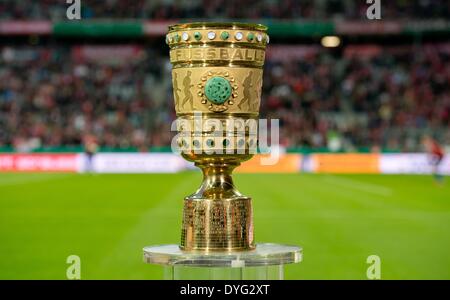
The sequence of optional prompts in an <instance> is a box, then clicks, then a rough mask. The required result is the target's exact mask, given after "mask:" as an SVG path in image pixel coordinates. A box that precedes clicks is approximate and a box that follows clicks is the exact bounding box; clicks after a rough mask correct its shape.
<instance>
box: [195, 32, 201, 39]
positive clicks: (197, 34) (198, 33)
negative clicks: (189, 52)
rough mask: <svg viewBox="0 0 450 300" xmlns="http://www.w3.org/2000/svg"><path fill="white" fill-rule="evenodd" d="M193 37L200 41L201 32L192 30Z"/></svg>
mask: <svg viewBox="0 0 450 300" xmlns="http://www.w3.org/2000/svg"><path fill="white" fill-rule="evenodd" d="M194 39H196V40H197V41H200V40H201V39H202V34H201V33H200V32H198V31H196V32H194Z"/></svg>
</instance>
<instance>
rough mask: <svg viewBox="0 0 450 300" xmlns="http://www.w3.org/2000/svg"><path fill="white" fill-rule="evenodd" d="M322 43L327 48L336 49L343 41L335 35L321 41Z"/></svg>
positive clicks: (325, 37)
mask: <svg viewBox="0 0 450 300" xmlns="http://www.w3.org/2000/svg"><path fill="white" fill-rule="evenodd" d="M320 43H321V44H322V46H324V47H326V48H335V47H338V46H339V45H340V44H341V39H340V38H339V37H338V36H335V35H330V36H324V37H323V38H322V39H321V40H320Z"/></svg>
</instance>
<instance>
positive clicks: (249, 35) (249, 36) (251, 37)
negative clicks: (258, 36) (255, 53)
mask: <svg viewBox="0 0 450 300" xmlns="http://www.w3.org/2000/svg"><path fill="white" fill-rule="evenodd" d="M254 39H255V34H254V33H252V32H250V33H249V34H248V35H247V40H248V41H249V42H251V41H253V40H254Z"/></svg>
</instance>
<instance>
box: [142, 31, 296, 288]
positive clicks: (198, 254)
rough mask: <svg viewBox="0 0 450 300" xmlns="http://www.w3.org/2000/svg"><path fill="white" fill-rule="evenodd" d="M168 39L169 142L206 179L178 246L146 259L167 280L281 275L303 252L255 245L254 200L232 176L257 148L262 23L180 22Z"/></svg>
mask: <svg viewBox="0 0 450 300" xmlns="http://www.w3.org/2000/svg"><path fill="white" fill-rule="evenodd" d="M166 43H167V44H168V45H169V47H170V62H171V64H172V66H173V68H172V83H173V92H174V100H175V110H176V113H177V121H176V127H177V128H176V129H177V131H178V134H177V136H176V137H175V139H174V145H173V146H175V148H176V149H177V151H178V152H180V153H181V155H182V156H183V158H185V159H186V160H188V161H191V162H194V164H195V166H197V167H199V168H200V169H201V170H202V172H203V182H202V184H201V186H200V188H199V189H198V190H197V191H196V192H195V193H193V194H192V195H190V196H188V197H186V198H185V199H184V208H183V221H182V228H181V243H180V245H162V246H151V247H146V248H144V259H145V261H146V262H147V263H152V264H162V265H165V266H168V272H167V274H168V275H167V276H166V277H167V278H172V279H189V278H195V279H280V278H282V273H283V272H282V268H283V265H284V264H288V263H296V262H299V261H300V260H301V249H300V248H299V247H296V246H287V245H277V244H255V240H254V227H253V211H252V199H251V198H250V197H247V196H244V195H242V194H241V193H240V192H239V191H238V190H237V189H236V188H235V186H234V183H233V180H232V176H231V173H232V171H233V169H235V168H236V167H237V166H239V165H240V164H241V163H242V162H243V161H246V160H248V159H250V158H251V157H252V156H253V155H254V154H255V153H256V149H257V144H258V116H259V106H260V100H261V90H262V75H263V65H264V58H265V50H266V46H267V44H268V43H269V36H268V35H267V27H266V26H264V25H259V24H258V25H257V24H242V23H189V24H178V25H173V26H170V27H169V33H168V34H167V36H166ZM280 274H281V275H280Z"/></svg>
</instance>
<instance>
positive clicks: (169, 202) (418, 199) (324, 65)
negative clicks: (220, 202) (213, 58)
mask: <svg viewBox="0 0 450 300" xmlns="http://www.w3.org/2000/svg"><path fill="white" fill-rule="evenodd" d="M379 2H380V3H381V6H380V8H381V9H380V17H381V19H375V20H371V19H368V17H367V10H368V8H369V6H370V4H367V3H366V1H363V0H361V1H359V0H317V1H313V0H305V1H303V0H302V1H293V0H280V1H274V0H260V1H255V0H239V1H235V0H227V1H224V0H192V1H181V0H133V1H131V0H106V1H97V0H81V1H80V4H81V11H80V12H81V15H80V16H81V19H80V20H68V19H67V16H66V12H67V9H68V8H69V6H70V5H71V4H67V3H66V1H64V0H40V1H15V0H0V172H1V171H3V173H0V207H1V208H0V254H1V255H0V257H2V258H0V278H61V277H62V278H64V276H65V267H66V265H65V261H64V259H65V257H66V256H67V255H70V254H73V253H72V252H75V254H76V253H80V255H81V256H82V261H83V257H84V261H88V263H87V264H88V266H90V267H87V269H86V271H85V272H86V273H84V274H87V275H85V276H84V278H158V277H159V276H160V273H158V272H159V270H158V269H157V268H154V267H150V266H145V265H144V266H143V265H142V264H141V262H140V252H139V251H140V249H141V248H142V247H143V246H145V245H147V244H152V243H153V244H155V243H156V244H159V243H164V242H168V243H176V242H177V241H178V238H179V237H178V235H179V234H178V230H179V228H180V224H179V223H180V221H181V216H180V214H181V207H180V203H181V199H182V198H183V196H185V195H187V194H189V193H190V192H193V191H194V189H195V187H196V186H197V185H198V184H199V183H200V175H199V174H198V172H197V173H194V172H190V171H186V170H189V169H190V168H191V166H190V165H188V164H186V163H185V162H184V161H183V160H182V159H181V158H179V157H178V156H177V155H173V154H172V153H171V150H170V142H171V138H172V136H173V135H174V133H172V132H171V131H170V124H171V122H172V121H173V120H174V119H175V117H176V116H175V110H174V105H173V94H172V85H171V74H170V71H171V66H170V64H169V55H168V54H169V49H168V46H167V45H166V44H165V34H166V33H167V26H168V25H171V24H174V23H179V22H192V21H239V22H252V23H262V24H265V25H267V26H269V35H270V45H269V46H268V49H267V52H266V63H265V67H264V81H263V94H262V101H261V117H262V118H278V119H280V125H281V132H280V144H281V146H282V149H283V153H284V155H283V157H282V158H281V159H280V162H279V163H278V164H277V165H275V166H267V167H264V166H261V165H259V161H258V160H255V159H254V160H252V161H250V162H248V163H246V165H244V166H242V167H241V169H240V170H238V171H240V172H241V173H247V174H239V175H238V176H237V179H238V183H237V184H238V187H241V186H242V190H243V192H245V193H246V194H249V195H251V196H253V197H254V199H255V222H256V227H258V226H259V229H258V228H257V229H256V233H257V236H259V237H260V238H262V239H263V240H264V239H265V241H274V242H287V243H298V244H301V245H302V246H304V247H305V249H309V250H308V252H309V253H308V254H305V259H306V260H307V261H305V263H302V264H300V265H299V266H298V267H295V268H294V267H292V269H291V271H289V270H288V271H289V272H290V273H288V278H292V279H294V278H341V279H344V278H365V257H367V256H368V255H370V254H379V255H382V254H384V255H385V257H387V261H386V266H387V267H386V273H384V274H386V275H385V278H391V279H398V278H447V279H448V278H450V273H449V272H450V271H449V270H450V257H449V255H448V251H447V250H448V247H449V246H450V239H449V237H448V234H447V233H446V232H445V228H448V226H449V225H450V204H449V200H450V190H449V187H448V184H446V183H445V179H442V176H443V175H445V174H450V160H449V159H447V158H446V156H445V152H448V151H449V147H450V130H449V129H450V85H449V83H450V2H448V1H445V0H412V1H406V0H390V1H387V0H381V1H379ZM424 137H428V138H429V139H431V140H432V142H429V143H427V142H424ZM430 143H431V146H430ZM92 145H93V146H92ZM90 146H92V147H93V148H94V150H92V151H90V150H89V148H90ZM86 151H87V152H95V153H97V154H96V155H95V157H94V161H93V167H90V166H86V156H85V154H84V153H85V152H86ZM437 152H442V157H441V158H440V159H439V163H438V164H434V163H433V159H434V156H433V155H435V154H436V153H437ZM91 168H92V169H91ZM87 171H91V172H90V173H92V172H95V173H154V174H141V175H128V176H126V175H117V174H116V175H112V174H108V175H99V174H95V176H93V175H92V174H90V173H89V172H87ZM22 172H26V173H22ZM36 172H37V173H36ZM42 172H50V173H45V174H44V173H42ZM54 172H57V173H54ZM85 172H87V173H88V174H84V173H85ZM161 173H176V174H171V175H161ZM249 173H250V174H249ZM261 173H265V174H261ZM267 173H272V174H267ZM304 173H314V174H304ZM316 173H320V174H316ZM342 173H347V175H339V174H342ZM432 173H434V175H435V177H436V176H437V178H436V180H433V179H432V177H431V176H426V175H414V176H411V175H410V174H432ZM438 173H439V174H438ZM361 174H365V175H361ZM367 174H371V175H367ZM380 174H385V175H380ZM386 174H403V175H386ZM170 182H171V183H172V184H170ZM261 182H267V185H265V186H267V190H265V191H262V190H261V189H259V188H257V187H255V185H256V183H258V184H261ZM241 184H242V185H241ZM283 184H284V186H283ZM324 186H327V187H329V189H327V190H328V194H327V191H324V190H323V187H324ZM130 191H131V192H130ZM268 191H269V192H268ZM267 192H268V193H267ZM174 203H176V204H174ZM258 203H260V204H258ZM268 211H271V212H272V214H269V213H268ZM286 216H287V217H286ZM258 218H259V220H260V221H258ZM154 228H163V229H160V230H159V231H160V232H159V231H158V232H159V233H155V230H154ZM413 232H414V234H412V233H413ZM369 233H372V234H374V235H373V236H369V235H370V234H369ZM274 237H277V238H278V240H276V239H275V240H273V239H274ZM372 237H373V239H372ZM260 238H257V239H258V240H259V241H261V239H260ZM24 245H29V246H30V247H23V246H24ZM424 245H428V247H424ZM93 248H94V249H93ZM111 249H112V250H111ZM374 251H375V253H372V252H374ZM377 251H378V252H377ZM403 251H407V252H408V253H409V254H408V255H406V256H405V255H404V252H403ZM422 254H423V256H422ZM83 255H84V256H83ZM308 255H310V256H309V257H310V258H309V260H308V259H307V257H308ZM105 256H106V257H105ZM424 256H426V259H425V260H424V258H423V257H424ZM308 261H309V262H308ZM89 264H90V265H89ZM432 270H434V271H432Z"/></svg>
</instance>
